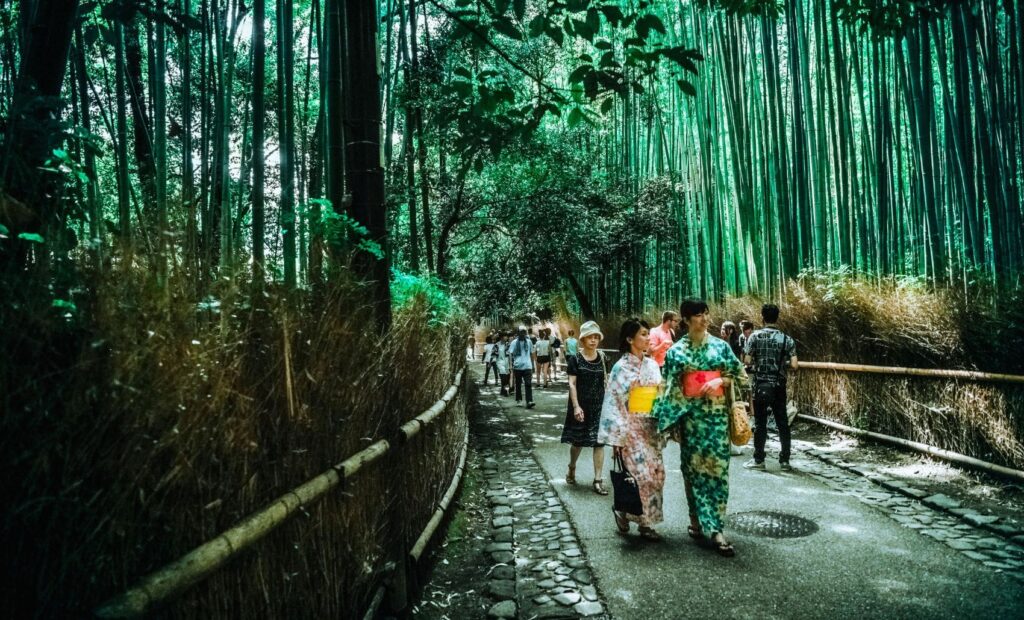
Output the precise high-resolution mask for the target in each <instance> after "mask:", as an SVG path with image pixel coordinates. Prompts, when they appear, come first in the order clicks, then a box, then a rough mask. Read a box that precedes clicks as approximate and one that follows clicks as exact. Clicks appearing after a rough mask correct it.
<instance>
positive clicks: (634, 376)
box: [597, 353, 665, 527]
mask: <svg viewBox="0 0 1024 620" xmlns="http://www.w3.org/2000/svg"><path fill="white" fill-rule="evenodd" d="M660 384H661V370H660V369H659V368H658V364H657V363H656V362H655V361H654V360H653V359H651V358H649V357H644V358H643V359H640V358H638V357H637V356H635V355H633V354H632V353H626V354H625V355H623V356H622V359H620V360H619V361H618V362H616V363H615V365H614V366H613V367H612V371H611V372H610V373H608V387H607V389H606V390H605V396H604V405H603V406H602V408H601V424H600V428H599V430H598V435H597V439H598V441H599V442H600V443H603V444H607V445H610V446H616V447H620V448H622V449H623V450H622V452H623V454H622V457H623V461H625V463H626V467H627V468H628V469H629V471H630V472H631V473H632V474H633V477H634V478H636V481H637V485H638V486H639V488H640V501H641V502H642V503H643V506H644V514H643V515H642V516H639V517H638V516H636V515H630V514H627V515H625V517H626V518H627V519H629V520H630V521H634V522H636V523H639V524H640V525H641V526H643V527H651V526H653V525H655V524H657V523H661V521H662V520H663V519H664V515H663V513H662V501H663V500H662V489H663V488H664V487H665V462H664V460H663V459H662V458H661V451H662V448H664V447H665V437H664V436H663V435H662V434H661V433H660V432H658V421H657V419H655V418H654V417H652V416H651V415H650V414H646V415H645V414H637V413H630V412H629V391H630V389H631V388H633V387H647V386H657V385H660Z"/></svg>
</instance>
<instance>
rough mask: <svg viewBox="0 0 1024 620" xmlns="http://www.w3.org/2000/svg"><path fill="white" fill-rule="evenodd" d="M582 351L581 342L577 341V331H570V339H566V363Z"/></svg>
mask: <svg viewBox="0 0 1024 620" xmlns="http://www.w3.org/2000/svg"><path fill="white" fill-rule="evenodd" d="M579 350H580V341H579V340H576V330H573V329H570V330H569V337H568V338H566V339H565V361H566V363H568V362H569V358H570V357H575V356H576V354H577V353H578V352H579Z"/></svg>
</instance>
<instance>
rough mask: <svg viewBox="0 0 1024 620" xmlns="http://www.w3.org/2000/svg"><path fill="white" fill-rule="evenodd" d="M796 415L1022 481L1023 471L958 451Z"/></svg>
mask: <svg viewBox="0 0 1024 620" xmlns="http://www.w3.org/2000/svg"><path fill="white" fill-rule="evenodd" d="M797 417H799V418H803V419H804V420H810V421H811V422H817V423H818V424H822V425H824V426H828V427H830V428H834V429H836V430H839V431H842V432H844V433H849V434H851V435H857V436H859V437H868V438H870V439H875V440H878V441H882V442H885V443H890V444H893V445H896V446H900V447H903V448H910V449H911V450H916V451H918V452H924V453H925V454H928V455H931V456H934V457H937V458H940V459H942V460H944V461H950V462H953V463H959V464H961V465H966V466H968V467H972V468H974V469H979V470H982V471H986V472H989V473H993V474H999V475H1000V476H1006V477H1007V478H1014V479H1016V480H1021V481H1024V471H1020V470H1017V469H1010V468H1009V467H1003V466H1002V465H996V464H995V463H989V462H987V461H982V460H980V459H976V458H974V457H970V456H965V455H963V454H960V453H958V452H950V451H949V450H943V449H942V448H936V447H935V446H929V445H928V444H924V443H920V442H918V441H910V440H909V439H902V438H900V437H892V436H890V435H883V434H881V433H875V432H872V431H865V430H862V429H859V428H854V427H852V426H847V425H845V424H840V423H838V422H833V421H832V420H826V419H824V418H817V417H814V416H809V415H806V414H803V413H801V414H799V415H798V416H797Z"/></svg>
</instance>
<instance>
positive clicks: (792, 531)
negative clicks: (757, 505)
mask: <svg viewBox="0 0 1024 620" xmlns="http://www.w3.org/2000/svg"><path fill="white" fill-rule="evenodd" d="M729 525H730V526H732V527H733V528H735V529H737V530H739V531H741V532H744V533H746V534H756V535H758V536H766V537H768V538H800V537H801V536H810V535H811V534H813V533H815V532H817V531H818V524H817V523H815V522H814V521H811V520H810V519H804V518H803V517H798V516H796V515H790V514H786V513H784V512H771V511H766V510H757V511H754V512H740V513H737V514H734V515H729Z"/></svg>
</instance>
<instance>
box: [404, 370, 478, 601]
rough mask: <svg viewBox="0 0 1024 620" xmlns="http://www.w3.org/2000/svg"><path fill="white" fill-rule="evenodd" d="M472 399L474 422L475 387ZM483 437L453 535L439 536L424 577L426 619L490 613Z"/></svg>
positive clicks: (456, 510)
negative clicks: (484, 590) (485, 591)
mask: <svg viewBox="0 0 1024 620" xmlns="http://www.w3.org/2000/svg"><path fill="white" fill-rule="evenodd" d="M471 389H472V391H473V395H472V399H471V401H470V405H469V407H470V411H469V415H470V424H473V416H474V413H475V410H474V409H475V407H476V406H477V405H478V403H477V393H476V389H475V385H474V386H473V388H471ZM478 442H479V438H478V436H476V435H472V434H471V436H470V443H469V452H468V454H467V455H466V470H465V472H466V473H465V475H464V477H463V479H462V488H461V489H460V492H459V495H458V496H457V497H456V501H455V502H453V511H452V515H453V516H452V518H451V520H450V521H449V523H448V528H447V531H446V532H444V533H443V536H442V533H441V532H438V536H439V539H440V540H442V542H441V543H440V544H437V545H435V546H434V548H433V551H432V552H431V555H430V558H429V560H428V562H427V563H428V565H429V566H430V567H431V568H430V571H429V573H428V574H427V575H425V576H424V577H423V580H422V583H423V584H424V587H423V591H422V592H421V595H420V599H419V601H418V602H417V603H416V604H415V605H414V606H413V609H412V617H413V618H417V619H422V620H461V619H463V618H482V617H484V616H486V615H487V607H486V606H485V601H486V599H485V598H484V597H483V596H482V594H483V593H482V592H481V589H482V588H483V587H484V586H485V585H486V583H487V575H488V573H489V572H490V570H491V568H492V566H491V565H490V563H489V561H488V559H487V554H486V553H484V547H486V546H487V544H488V543H489V542H490V537H489V532H490V519H491V510H490V507H489V505H488V504H487V499H486V496H485V494H484V491H485V489H484V487H483V476H482V475H481V473H480V472H481V469H480V462H481V457H480V455H479V451H478V450H479V446H478Z"/></svg>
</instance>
